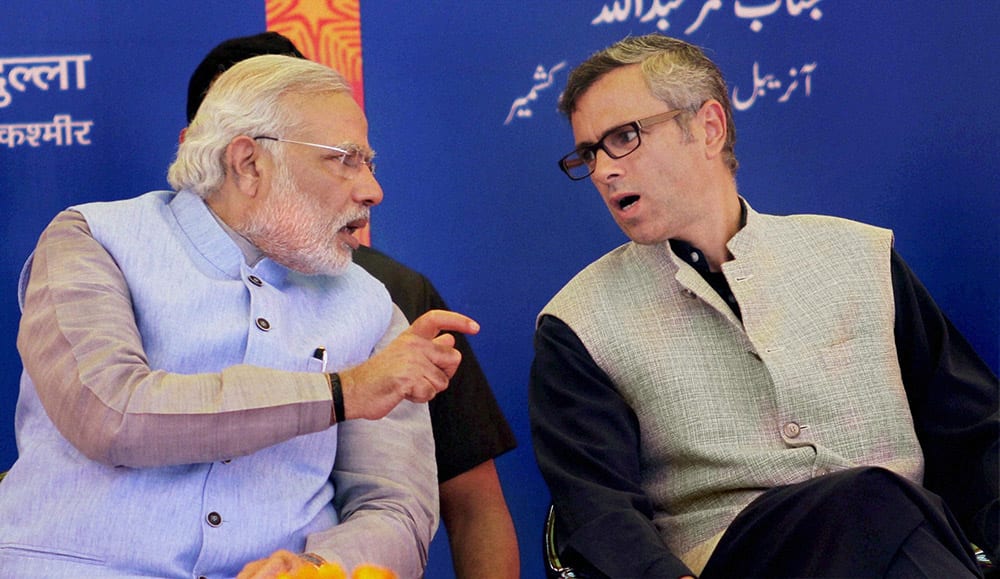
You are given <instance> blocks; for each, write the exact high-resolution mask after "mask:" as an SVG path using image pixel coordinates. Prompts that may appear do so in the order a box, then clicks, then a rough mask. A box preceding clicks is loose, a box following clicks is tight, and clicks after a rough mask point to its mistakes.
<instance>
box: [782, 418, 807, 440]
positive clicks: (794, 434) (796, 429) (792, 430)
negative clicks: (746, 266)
mask: <svg viewBox="0 0 1000 579" xmlns="http://www.w3.org/2000/svg"><path fill="white" fill-rule="evenodd" d="M781 430H782V431H783V432H784V433H785V436H787V437H788V438H798V436H799V434H801V433H802V428H801V427H800V426H799V425H798V424H795V423H794V422H789V423H788V424H786V425H785V426H784V427H783V428H782V429H781Z"/></svg>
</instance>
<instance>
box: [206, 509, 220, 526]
mask: <svg viewBox="0 0 1000 579" xmlns="http://www.w3.org/2000/svg"><path fill="white" fill-rule="evenodd" d="M205 520H206V521H208V524H209V525H212V526H213V527H218V526H219V525H221V524H222V515H220V514H219V513H216V512H215V511H212V512H211V513H208V516H207V517H205Z"/></svg>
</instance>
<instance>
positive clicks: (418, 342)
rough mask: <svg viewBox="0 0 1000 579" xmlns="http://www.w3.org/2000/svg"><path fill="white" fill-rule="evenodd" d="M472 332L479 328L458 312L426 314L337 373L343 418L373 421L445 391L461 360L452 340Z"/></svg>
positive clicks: (431, 312)
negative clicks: (377, 349) (379, 348)
mask: <svg viewBox="0 0 1000 579" xmlns="http://www.w3.org/2000/svg"><path fill="white" fill-rule="evenodd" d="M448 331H451V332H462V333H463V334H476V333H478V332H479V324H478V323H476V321H475V320H473V319H472V318H469V317H467V316H463V315H462V314H459V313H455V312H449V311H446V310H431V311H429V312H427V313H425V314H424V315H422V316H420V317H419V318H417V319H416V320H414V321H413V324H412V325H410V327H409V328H407V329H406V330H405V331H403V333H401V334H400V335H399V336H397V337H396V339H395V340H393V341H392V342H391V343H390V344H389V345H388V346H386V347H385V348H384V349H383V350H382V351H380V352H378V353H377V354H375V355H374V356H372V357H371V358H369V359H368V360H366V361H365V362H363V363H361V364H359V365H357V366H355V367H353V368H350V369H348V370H344V371H343V372H340V373H339V374H340V382H341V385H342V388H343V392H344V415H345V418H346V419H348V420H350V419H353V418H367V419H369V420H376V419H379V418H382V417H383V416H385V415H386V414H388V413H389V412H390V411H392V409H393V408H395V407H396V405H397V404H399V402H400V401H402V400H409V401H411V402H427V401H428V400H430V399H431V398H434V396H436V395H437V393H438V392H441V391H442V390H444V389H445V388H447V387H448V381H449V380H451V377H452V376H454V375H455V371H456V370H458V365H459V364H460V363H461V362H462V354H461V353H460V352H459V351H458V350H456V349H455V337H454V336H452V335H451V334H446V333H442V332H448Z"/></svg>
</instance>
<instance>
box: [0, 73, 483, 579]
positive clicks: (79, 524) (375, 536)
mask: <svg viewBox="0 0 1000 579" xmlns="http://www.w3.org/2000/svg"><path fill="white" fill-rule="evenodd" d="M373 157H374V153H373V151H372V149H371V147H370V146H369V143H368V139H367V123H366V120H365V117H364V114H363V113H362V112H361V110H360V108H359V107H358V105H357V104H356V103H355V102H354V99H353V98H352V96H351V94H350V87H349V86H348V84H347V82H346V81H345V80H344V79H343V77H341V76H340V75H339V74H338V73H336V72H334V71H333V70H331V69H329V68H327V67H325V66H322V65H319V64H316V63H313V62H309V61H306V60H303V59H297V58H291V57H286V56H261V57H258V58H254V59H250V60H246V61H244V62H242V63H240V64H239V65H237V66H234V67H233V68H232V69H230V70H229V71H227V72H226V73H224V74H223V75H222V76H220V77H219V79H218V80H217V81H216V83H215V84H214V85H213V87H212V89H211V90H210V91H209V93H208V95H207V96H206V98H205V101H204V103H203V104H202V107H201V108H200V110H199V113H198V115H197V117H196V118H195V120H194V122H192V123H191V125H190V127H189V128H188V130H187V132H186V135H185V139H184V141H183V142H182V143H181V145H180V146H179V148H178V152H177V158H176V160H175V161H174V163H173V164H172V165H171V167H170V170H169V174H168V178H169V180H170V182H171V185H173V187H174V188H175V191H169V192H166V191H160V192H153V193H149V194H146V195H142V196H140V197H137V198H134V199H130V200H125V201H118V202H111V203H92V204H85V205H79V206H76V207H72V208H70V209H68V210H66V211H64V212H62V213H60V214H59V215H58V216H57V217H56V218H55V219H54V220H53V221H52V223H51V224H50V225H49V226H48V227H47V228H46V230H45V231H44V232H43V234H42V236H41V238H40V240H39V243H38V245H37V247H36V250H35V252H34V254H33V256H32V258H31V259H30V260H29V263H28V264H27V266H26V267H25V271H24V275H23V277H22V283H21V286H20V287H21V292H22V293H21V296H20V297H21V303H22V306H23V317H22V322H21V324H22V325H21V328H20V333H19V335H18V347H19V350H20V353H21V356H22V361H23V363H24V369H25V372H24V374H23V376H22V382H21V395H20V397H19V400H18V407H17V417H16V422H17V424H16V433H17V441H18V449H19V457H18V460H17V462H15V464H14V465H13V467H12V468H11V470H10V472H9V474H8V475H7V476H6V478H5V480H4V482H3V486H2V488H0V537H2V541H0V569H2V570H3V571H2V575H3V576H4V577H19V578H31V577H94V576H100V577H138V576H151V577H188V578H190V577H234V576H238V577H240V578H241V579H242V578H263V577H275V576H277V574H278V573H280V572H294V571H297V570H299V569H301V568H303V567H307V566H312V565H316V564H319V563H321V562H322V561H323V560H329V561H333V562H336V563H339V564H341V565H342V566H344V567H346V568H348V569H350V568H353V567H355V566H357V565H359V564H361V563H374V564H377V565H381V566H384V567H387V568H389V569H391V570H392V571H395V572H396V573H397V574H398V575H399V576H400V577H419V576H421V575H422V572H423V568H424V565H425V563H426V558H427V548H428V544H429V543H430V540H431V537H432V535H433V532H434V529H435V527H436V525H437V517H438V515H437V509H438V504H437V499H438V495H437V480H436V477H435V469H434V450H433V448H434V446H433V438H432V432H431V427H430V421H429V418H428V413H427V408H426V405H424V404H421V403H422V402H426V401H427V400H430V399H431V398H433V397H434V396H435V395H436V394H437V393H438V392H439V391H441V390H443V389H444V388H446V387H447V385H448V381H449V379H450V378H451V376H452V375H453V374H454V372H455V370H456V368H457V366H458V365H459V362H460V359H461V355H460V354H459V352H458V351H457V350H455V349H454V343H455V342H454V337H453V336H452V335H450V334H441V333H440V332H442V331H444V330H449V331H457V332H464V333H474V332H476V331H478V325H477V324H476V323H475V322H474V321H473V320H471V319H469V318H467V317H465V316H462V315H460V314H457V313H453V312H448V311H441V310H436V311H431V312H428V313H427V314H425V315H424V316H421V317H420V318H419V319H417V320H415V321H414V323H413V324H412V325H411V326H409V327H407V323H406V320H405V318H404V317H403V315H402V313H401V312H400V311H399V310H398V308H396V307H395V306H394V305H393V304H392V302H391V300H390V298H389V295H388V294H387V293H386V291H385V289H384V287H383V286H382V285H381V284H380V283H379V282H377V281H376V280H374V279H373V278H372V277H371V276H369V275H368V274H367V273H365V272H364V271H363V270H361V269H360V268H359V267H358V266H356V265H354V264H353V263H352V262H351V252H352V251H353V249H354V248H355V247H356V246H357V241H356V239H355V237H354V236H353V235H352V233H353V232H354V231H355V230H356V229H358V228H360V227H363V226H364V225H365V224H366V223H367V221H368V217H369V210H370V208H371V207H372V206H374V205H376V204H378V203H379V202H380V201H381V199H382V190H381V188H380V187H379V185H378V182H377V181H375V179H374V175H373V172H374V164H373V162H372V158H373Z"/></svg>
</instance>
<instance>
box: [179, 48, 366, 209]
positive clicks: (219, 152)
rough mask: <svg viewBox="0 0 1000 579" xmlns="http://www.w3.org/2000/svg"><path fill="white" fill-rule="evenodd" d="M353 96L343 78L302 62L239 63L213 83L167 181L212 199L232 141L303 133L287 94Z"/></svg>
mask: <svg viewBox="0 0 1000 579" xmlns="http://www.w3.org/2000/svg"><path fill="white" fill-rule="evenodd" d="M350 91H351V85H350V83H348V82H347V80H346V79H345V78H344V77H343V76H342V75H341V74H340V73H338V72H337V71H335V70H333V69H331V68H330V67H328V66H325V65H322V64H319V63H316V62H312V61H309V60H305V59H302V58H295V57H291V56H283V55H273V54H269V55H264V56H256V57H253V58H249V59H247V60H244V61H242V62H239V63H237V64H235V65H233V67H232V68H230V69H229V70H227V71H226V72H224V73H222V74H221V75H220V76H219V77H218V78H217V79H216V80H215V81H214V82H213V83H212V86H211V88H210V89H209V91H208V94H206V95H205V100H204V102H202V104H201V106H200V107H199V108H198V113H197V115H195V118H194V120H193V121H192V122H191V124H190V126H188V129H187V132H186V133H185V135H184V140H183V142H182V143H181V144H180V146H179V147H178V148H177V156H176V158H175V159H174V162H173V163H172V164H171V165H170V169H169V170H168V171H167V180H168V181H169V182H170V185H171V186H172V187H173V188H174V189H175V190H176V191H180V190H182V189H188V190H190V191H193V192H194V193H196V194H198V195H200V196H201V197H202V198H206V199H207V198H208V197H209V196H211V195H212V194H213V193H215V192H216V191H218V190H219V188H220V187H222V183H223V182H224V181H225V178H226V165H225V153H226V147H228V146H229V143H230V142H231V141H232V140H233V139H235V138H236V137H238V136H241V135H246V136H249V137H257V136H262V135H268V136H281V135H283V134H285V133H286V132H288V131H295V129H296V128H298V126H297V124H298V123H300V122H301V121H300V120H299V119H298V118H297V115H296V113H295V111H292V110H289V107H288V106H287V105H285V104H284V103H283V102H282V97H283V96H284V95H288V94H296V95H309V94H329V93H342V92H350ZM262 143H263V142H262ZM263 146H265V147H268V146H269V145H263Z"/></svg>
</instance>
